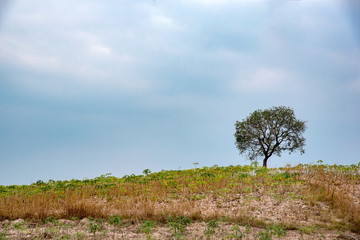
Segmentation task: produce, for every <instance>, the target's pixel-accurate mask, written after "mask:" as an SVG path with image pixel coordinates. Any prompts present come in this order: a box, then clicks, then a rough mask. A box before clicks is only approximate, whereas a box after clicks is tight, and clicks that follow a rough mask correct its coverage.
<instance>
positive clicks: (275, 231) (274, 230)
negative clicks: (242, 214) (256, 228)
mask: <svg viewBox="0 0 360 240" xmlns="http://www.w3.org/2000/svg"><path fill="white" fill-rule="evenodd" d="M266 230H268V231H269V232H270V233H271V234H272V235H274V236H275V237H284V236H286V230H285V228H284V227H283V226H281V225H276V224H272V225H270V226H268V227H267V228H266Z"/></svg>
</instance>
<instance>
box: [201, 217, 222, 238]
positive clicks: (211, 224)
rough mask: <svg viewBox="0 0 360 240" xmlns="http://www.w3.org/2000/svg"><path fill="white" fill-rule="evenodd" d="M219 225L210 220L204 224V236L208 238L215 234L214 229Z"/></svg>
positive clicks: (214, 220)
mask: <svg viewBox="0 0 360 240" xmlns="http://www.w3.org/2000/svg"><path fill="white" fill-rule="evenodd" d="M218 227H219V224H218V222H217V220H216V219H213V220H210V221H208V222H207V223H206V228H205V230H204V234H205V235H206V236H207V237H210V236H211V235H212V234H214V233H215V228H218Z"/></svg>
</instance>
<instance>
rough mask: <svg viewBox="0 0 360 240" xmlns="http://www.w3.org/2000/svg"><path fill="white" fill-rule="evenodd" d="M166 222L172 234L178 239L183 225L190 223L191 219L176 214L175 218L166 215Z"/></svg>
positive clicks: (183, 227)
mask: <svg viewBox="0 0 360 240" xmlns="http://www.w3.org/2000/svg"><path fill="white" fill-rule="evenodd" d="M167 222H168V226H169V227H170V229H171V230H172V232H173V236H174V237H175V238H177V239H180V238H181V237H182V236H183V234H184V231H185V227H186V226H187V225H188V224H190V223H191V219H190V218H187V217H184V216H178V217H176V218H172V217H168V218H167Z"/></svg>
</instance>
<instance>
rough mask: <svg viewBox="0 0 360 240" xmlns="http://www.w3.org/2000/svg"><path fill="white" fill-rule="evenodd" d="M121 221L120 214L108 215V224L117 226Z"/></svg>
mask: <svg viewBox="0 0 360 240" xmlns="http://www.w3.org/2000/svg"><path fill="white" fill-rule="evenodd" d="M122 221H123V218H122V217H121V216H120V215H113V216H110V217H109V224H111V225H114V226H119V225H120V224H121V222H122Z"/></svg>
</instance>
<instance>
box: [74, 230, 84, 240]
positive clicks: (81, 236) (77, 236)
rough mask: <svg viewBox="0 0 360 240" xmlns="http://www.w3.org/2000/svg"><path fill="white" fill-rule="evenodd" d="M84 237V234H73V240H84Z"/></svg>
mask: <svg viewBox="0 0 360 240" xmlns="http://www.w3.org/2000/svg"><path fill="white" fill-rule="evenodd" d="M85 237H86V235H85V233H84V232H77V233H76V234H75V239H77V240H83V239H85Z"/></svg>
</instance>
